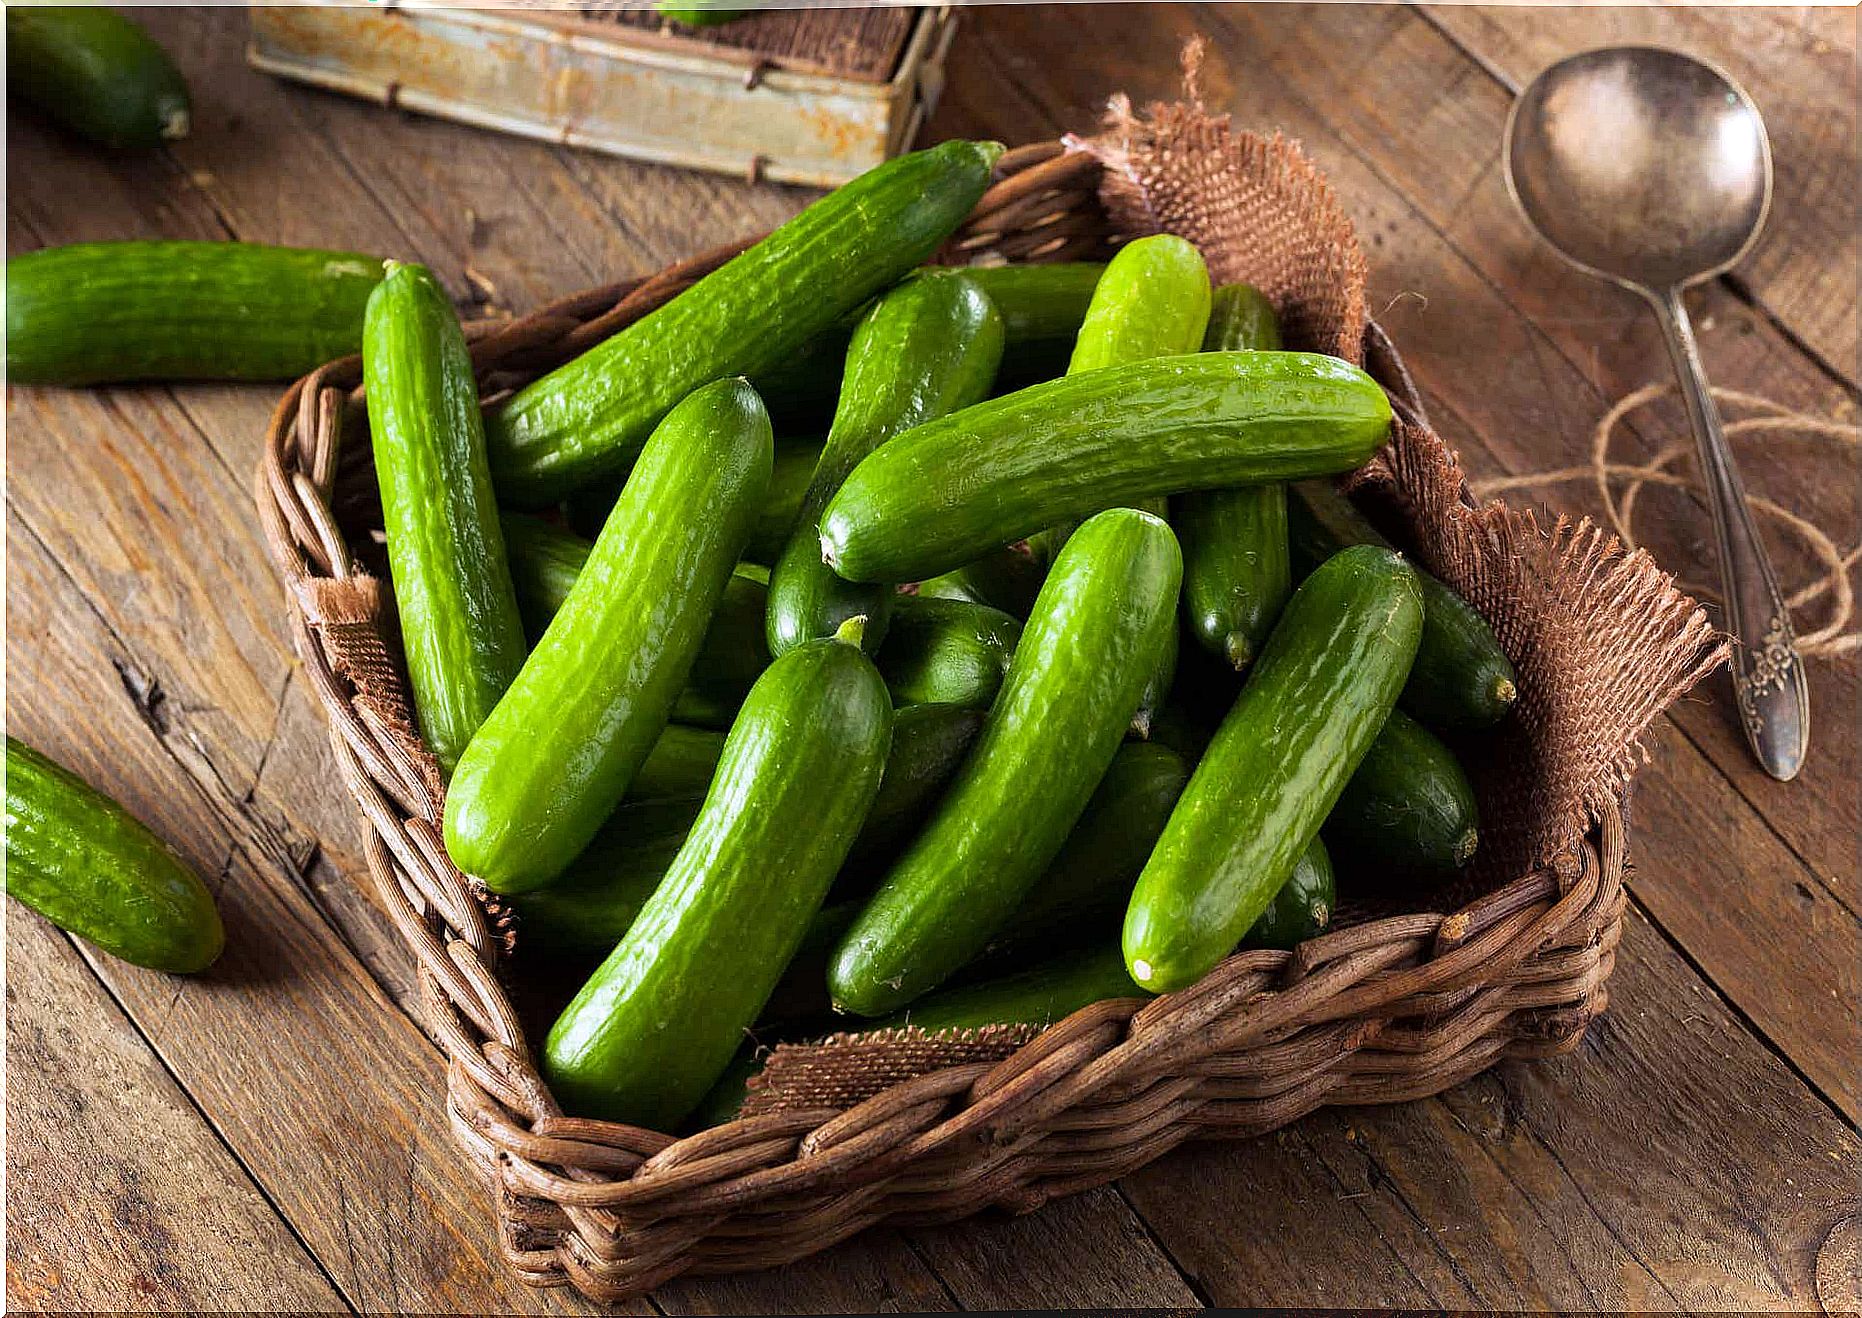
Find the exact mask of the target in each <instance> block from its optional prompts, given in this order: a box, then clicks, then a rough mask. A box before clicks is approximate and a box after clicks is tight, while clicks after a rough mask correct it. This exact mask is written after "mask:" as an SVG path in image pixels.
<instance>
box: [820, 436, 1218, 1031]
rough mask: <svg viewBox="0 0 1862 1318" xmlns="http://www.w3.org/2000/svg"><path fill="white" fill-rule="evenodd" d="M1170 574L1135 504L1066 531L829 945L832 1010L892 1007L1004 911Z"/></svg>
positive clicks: (1056, 820)
mask: <svg viewBox="0 0 1862 1318" xmlns="http://www.w3.org/2000/svg"><path fill="white" fill-rule="evenodd" d="M881 451H882V452H883V451H884V450H881ZM1181 575H1182V561H1181V557H1180V555H1179V554H1178V552H1177V543H1176V538H1175V537H1174V536H1172V535H1171V534H1170V528H1169V527H1168V526H1166V525H1165V524H1164V523H1163V522H1162V521H1160V520H1159V519H1157V518H1155V517H1152V516H1151V515H1150V514H1148V513H1141V512H1137V511H1135V510H1132V509H1129V508H1118V509H1113V510H1111V511H1108V512H1105V513H1101V514H1100V515H1099V516H1097V517H1094V518H1092V519H1091V520H1090V521H1088V522H1087V523H1085V524H1084V525H1083V526H1082V527H1081V528H1080V529H1079V530H1078V531H1077V532H1075V533H1074V536H1073V538H1072V539H1071V540H1070V541H1069V542H1068V544H1067V548H1066V549H1065V550H1064V551H1063V552H1062V554H1061V557H1060V559H1059V561H1058V562H1056V563H1055V565H1054V570H1053V571H1052V572H1050V573H1049V574H1048V579H1047V582H1046V584H1045V585H1043V586H1042V588H1041V594H1040V596H1039V597H1038V598H1037V599H1036V600H1035V606H1034V611H1033V613H1032V614H1031V615H1030V617H1029V620H1028V625H1027V627H1026V629H1025V630H1024V631H1023V633H1022V640H1021V644H1020V645H1019V646H1018V647H1017V648H1016V651H1015V660H1014V663H1013V664H1012V665H1011V666H1010V668H1009V674H1008V677H1007V678H1006V679H1005V680H1004V682H1003V684H1002V690H1001V693H1000V694H999V695H998V696H997V697H996V702H995V704H994V706H993V707H992V708H991V709H990V712H989V717H988V720H987V721H986V722H985V724H984V726H983V731H982V734H981V735H980V736H979V737H978V739H977V743H976V746H975V748H974V749H973V750H972V751H971V753H970V756H969V758H968V759H967V760H965V761H964V764H963V767H962V768H961V769H959V770H958V772H957V777H956V780H955V781H954V782H953V783H952V784H951V786H950V788H949V789H948V790H947V791H946V792H945V793H944V796H943V798H942V800H940V801H939V803H938V807H937V810H936V812H935V814H934V815H933V816H932V818H931V820H930V821H929V822H928V823H927V824H926V826H925V829H924V831H923V832H921V833H920V834H919V835H918V837H917V838H916V839H915V840H914V841H913V843H912V845H911V846H910V847H909V848H908V849H907V850H906V852H905V854H904V855H903V856H902V857H901V858H900V859H899V861H898V862H897V863H896V864H895V865H894V866H893V867H892V869H891V871H890V872H889V873H888V874H887V876H886V879H885V882H884V883H883V884H882V885H881V887H880V889H879V891H878V892H877V893H876V894H874V896H873V899H872V901H871V902H869V903H868V904H867V907H866V909H865V910H863V911H862V912H861V913H860V917H859V919H858V920H857V921H855V923H854V926H853V928H852V929H850V930H849V931H848V933H847V937H846V939H845V940H844V941H843V942H842V943H841V946H840V947H839V949H837V951H836V952H835V955H834V959H833V962H832V964H831V967H830V971H829V976H828V987H829V990H830V992H831V993H832V995H833V998H834V1002H835V1005H836V1007H838V1008H840V1009H843V1010H848V1011H852V1012H855V1013H857V1014H859V1015H862V1016H880V1015H884V1014H886V1013H887V1012H891V1011H896V1010H897V1009H898V1008H900V1007H902V1006H904V1005H905V1004H906V1003H908V1002H910V1001H911V1000H912V999H914V998H916V997H919V996H921V995H922V994H924V993H925V992H927V991H928V990H930V989H932V988H934V987H936V986H937V985H938V984H939V983H941V982H942V981H943V980H944V979H945V978H947V977H948V976H949V975H950V974H951V973H952V972H953V971H955V970H956V969H958V968H959V967H960V966H962V965H964V964H965V963H966V962H968V961H970V960H971V959H972V958H974V957H975V956H976V955H977V954H978V953H980V952H981V951H983V949H984V948H985V947H986V946H987V945H988V942H989V940H990V938H991V937H992V936H994V934H995V933H996V931H997V930H998V929H999V928H1000V927H1001V925H1002V923H1003V922H1004V921H1005V920H1007V919H1008V917H1009V916H1010V915H1012V914H1013V913H1014V910H1015V908H1016V906H1018V905H1019V904H1020V902H1021V899H1022V898H1023V896H1025V895H1026V893H1027V891H1028V888H1029V887H1030V886H1031V885H1032V884H1033V883H1034V881H1035V880H1036V879H1037V878H1039V877H1040V875H1041V872H1042V871H1043V870H1045V869H1046V868H1047V866H1048V865H1049V864H1050V863H1051V862H1052V861H1053V859H1054V857H1055V855H1056V854H1057V853H1058V852H1059V851H1060V849H1061V846H1062V844H1063V843H1064V842H1065V841H1066V837H1067V834H1068V833H1069V832H1070V831H1071V830H1072V828H1073V826H1074V824H1075V823H1076V822H1078V820H1079V817H1080V814H1081V812H1082V811H1083V810H1084V809H1085V808H1086V803H1087V800H1088V798H1089V797H1090V796H1091V795H1092V792H1093V789H1094V788H1095V787H1096V786H1097V785H1098V783H1099V780H1100V779H1101V778H1102V777H1103V776H1104V774H1105V770H1106V767H1107V766H1108V765H1109V764H1110V763H1111V762H1112V757H1113V755H1114V754H1115V753H1116V752H1117V750H1118V746H1119V742H1120V740H1121V739H1122V737H1123V736H1124V732H1125V729H1126V726H1127V725H1128V724H1129V723H1130V720H1131V715H1132V711H1133V710H1135V709H1136V708H1137V705H1138V697H1139V694H1140V692H1141V691H1142V690H1143V687H1144V683H1145V679H1146V677H1147V676H1148V675H1149V673H1150V671H1151V670H1152V668H1153V667H1154V666H1155V664H1156V662H1157V657H1158V654H1159V652H1160V651H1161V650H1162V648H1163V646H1164V642H1165V637H1166V636H1167V634H1168V633H1169V632H1170V630H1171V629H1172V628H1174V626H1175V625H1176V598H1177V584H1178V581H1179V579H1180V577H1181Z"/></svg>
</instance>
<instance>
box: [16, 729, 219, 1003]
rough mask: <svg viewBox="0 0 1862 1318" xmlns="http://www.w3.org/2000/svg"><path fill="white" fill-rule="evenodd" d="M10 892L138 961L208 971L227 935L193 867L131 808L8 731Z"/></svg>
mask: <svg viewBox="0 0 1862 1318" xmlns="http://www.w3.org/2000/svg"><path fill="white" fill-rule="evenodd" d="M6 891H7V896H9V897H16V898H18V899H19V900H20V901H22V902H24V903H25V904H26V905H28V906H30V907H31V908H32V909H33V910H35V911H37V912H38V913H39V914H40V915H43V916H44V917H45V918H46V919H48V920H50V921H51V922H52V923H53V924H55V925H57V926H58V927H59V928H60V929H64V930H67V931H69V932H71V933H74V934H76V935H77V936H78V937H80V938H83V939H87V940H89V941H90V942H92V943H95V944H96V945H97V946H98V947H101V948H102V949H103V950H104V951H106V952H108V953H109V954H110V955H111V956H116V957H121V958H122V959H123V960H125V961H127V962H129V963H130V964H131V965H137V966H146V967H147V968H149V969H150V970H166V971H170V972H173V973H177V974H186V973H189V972H191V971H196V970H204V969H206V968H207V967H208V966H210V965H212V964H213V961H214V958H216V957H218V956H219V955H220V949H221V948H222V947H223V946H224V945H225V943H226V934H225V931H224V930H223V929H222V927H221V925H220V913H219V911H218V910H216V909H215V907H214V904H213V897H212V895H211V894H210V893H208V891H207V886H206V885H205V884H204V883H202V882H201V881H200V879H199V877H198V876H197V875H196V874H195V873H194V871H193V870H191V869H189V868H188V867H187V866H186V865H185V864H183V863H182V862H181V860H180V858H179V857H177V856H176V855H175V853H174V852H173V851H171V850H169V848H168V844H167V843H165V842H163V841H162V840H161V839H160V838H158V837H156V836H155V834H153V833H151V832H150V831H149V830H148V829H147V828H145V827H144V826H143V825H142V824H141V823H140V822H139V821H137V820H136V818H135V817H134V816H132V815H131V814H130V813H129V812H128V811H127V810H125V809H123V807H122V806H120V805H118V804H117V803H116V802H115V801H112V800H111V799H110V798H109V797H107V796H105V795H104V794H103V793H102V792H99V791H98V790H97V789H96V788H94V787H92V786H91V785H90V784H88V783H86V782H85V781H84V780H83V779H82V778H79V777H78V776H77V775H76V774H74V773H72V772H71V771H70V770H68V769H65V768H62V767H60V766H59V765H57V764H54V763H53V762H52V761H51V760H49V759H47V758H46V757H45V756H43V755H41V754H39V752H38V751H35V750H33V749H32V747H30V746H28V745H26V744H25V743H24V742H21V741H16V740H14V739H13V738H12V737H8V738H7V739H6Z"/></svg>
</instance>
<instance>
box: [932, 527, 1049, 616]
mask: <svg viewBox="0 0 1862 1318" xmlns="http://www.w3.org/2000/svg"><path fill="white" fill-rule="evenodd" d="M1047 568H1048V563H1047V560H1046V559H1040V558H1036V557H1035V556H1034V553H1033V552H1032V549H1031V547H1030V546H1029V545H1028V544H1026V543H1024V542H1018V543H1016V544H1012V545H1004V546H1003V547H1002V548H1000V549H996V550H993V551H991V552H990V553H987V554H984V555H983V556H982V557H981V558H977V559H973V560H971V561H970V562H968V563H965V564H964V565H963V566H962V567H959V568H953V569H951V570H950V571H949V572H946V573H944V574H942V575H941V576H936V577H932V578H930V579H929V580H927V581H921V582H919V583H918V593H919V594H920V595H923V596H926V597H927V598H932V599H953V600H968V601H970V602H971V603H972V604H987V605H988V606H989V607H990V608H992V609H1000V610H1002V612H1004V613H1006V614H1008V615H1009V616H1010V617H1012V618H1021V619H1024V620H1025V619H1026V618H1027V617H1028V610H1030V609H1032V608H1033V607H1034V597H1035V596H1036V595H1038V594H1040V593H1041V583H1042V582H1043V581H1045V580H1046V579H1047Z"/></svg>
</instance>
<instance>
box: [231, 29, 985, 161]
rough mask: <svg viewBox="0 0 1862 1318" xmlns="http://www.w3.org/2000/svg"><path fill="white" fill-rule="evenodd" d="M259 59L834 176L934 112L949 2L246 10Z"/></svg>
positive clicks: (500, 115)
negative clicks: (667, 10)
mask: <svg viewBox="0 0 1862 1318" xmlns="http://www.w3.org/2000/svg"><path fill="white" fill-rule="evenodd" d="M251 15H252V41H251V46H250V48H249V58H250V60H251V62H252V63H253V64H254V65H255V66H257V67H258V68H261V69H264V70H266V71H268V72H271V73H276V74H279V75H281V76H283V77H287V78H294V79H297V80H299V81H302V82H307V83H312V84H315V85H317V86H320V87H326V88H329V89H331V90H334V91H339V92H345V93H348V94H350V95H354V96H361V97H365V98H367V99H369V100H374V101H379V102H381V103H382V104H384V105H393V106H399V107H401V108H403V109H407V110H412V111H416V112H419V113H422V114H432V115H438V116H441V117H443V118H447V119H457V120H460V121H462V122H465V123H471V124H478V125H481V126H484V127H487V128H496V129H501V130H503V131H505V132H511V133H519V134H522V135H524V136H526V137H537V138H543V139H545V140H548V141H553V142H563V143H567V144H569V145H573V146H581V147H590V148H593V149H595V150H598V151H606V152H610V153H612V154H614V155H619V156H627V157H630V158H633V159H636V160H650V161H656V162H660V163H665V164H674V165H684V166H688V167H691V168H696V169H710V170H716V171H719V172H722V173H732V174H744V175H749V176H751V177H753V178H768V179H773V180H777V181H780V182H788V183H806V184H811V185H814V186H818V187H831V186H834V185H835V184H839V183H843V182H845V181H846V180H848V179H850V178H852V177H854V176H855V175H856V174H859V173H861V172H862V171H864V170H866V169H869V168H871V167H872V166H874V165H876V164H878V163H879V162H880V161H882V160H884V159H886V158H887V157H888V156H891V155H893V154H895V153H896V152H898V151H900V150H902V149H903V148H904V147H905V145H906V144H907V143H909V142H910V141H911V140H912V138H913V137H914V136H915V135H916V133H917V131H918V128H919V126H920V125H921V124H922V123H923V122H924V120H925V117H926V116H927V115H929V114H930V113H931V110H932V108H933V106H934V105H935V104H936V101H937V96H938V93H939V91H940V90H941V88H942V84H943V62H944V56H945V53H946V51H947V50H948V49H949V47H950V39H951V36H952V34H953V32H954V30H955V27H956V17H955V15H954V14H953V13H952V11H951V9H950V8H949V7H948V6H943V7H934V8H924V9H903V8H865V9H799V10H771V11H766V12H763V13H759V14H755V15H752V16H750V17H747V18H745V19H743V20H741V21H739V22H736V23H731V24H728V25H725V26H722V27H715V28H708V29H704V30H698V29H690V28H679V27H676V26H674V25H672V24H669V23H665V22H663V21H662V20H660V19H658V17H657V16H655V15H653V14H651V13H648V12H642V11H639V10H613V9H606V10H601V9H592V8H591V9H580V10H571V9H533V10H516V9H506V10H469V9H459V8H452V7H449V6H446V5H441V4H397V5H384V6H380V7H375V6H367V7H363V6H350V5H340V6H338V5H332V6H311V5H288V6H283V7H254V8H253V9H252V10H251Z"/></svg>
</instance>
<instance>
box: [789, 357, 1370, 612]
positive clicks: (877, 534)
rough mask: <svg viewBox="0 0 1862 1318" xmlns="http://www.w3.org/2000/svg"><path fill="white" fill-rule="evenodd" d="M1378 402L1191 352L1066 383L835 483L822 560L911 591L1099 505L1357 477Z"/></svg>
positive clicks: (931, 434)
mask: <svg viewBox="0 0 1862 1318" xmlns="http://www.w3.org/2000/svg"><path fill="white" fill-rule="evenodd" d="M1390 416H1391V414H1390V401H1389V399H1387V398H1386V397H1385V396H1384V391H1383V390H1382V389H1381V388H1379V387H1378V385H1377V382H1376V381H1375V380H1373V379H1371V377H1370V376H1368V375H1366V374H1365V373H1364V372H1363V371H1361V370H1359V369H1358V368H1357V367H1355V366H1351V365H1349V364H1347V363H1345V362H1342V361H1340V360H1338V359H1337V358H1336V357H1326V356H1323V355H1321V354H1318V353H1298V352H1205V353H1197V354H1194V355H1191V356H1187V357H1160V358H1155V359H1153V360H1150V361H1143V362H1134V363H1132V364H1130V365H1127V366H1113V367H1108V368H1106V369H1104V370H1098V371H1089V372H1087V373H1086V374H1084V375H1070V376H1068V377H1067V378H1066V379H1064V380H1054V381H1052V382H1050V383H1048V384H1039V385H1034V386H1032V387H1030V388H1027V389H1024V390H1022V391H1021V392H1019V393H1015V394H1010V395H1008V396H1006V397H1003V398H996V399H992V400H990V401H989V402H986V403H978V404H977V405H976V406H974V407H967V408H965V409H964V410H963V411H961V412H954V413H952V414H951V415H950V416H947V417H944V418H942V419H940V420H937V421H930V422H927V423H926V424H924V425H922V426H917V427H914V428H913V429H911V430H908V431H906V432H905V433H904V434H903V435H900V436H898V437H897V438H896V439H893V440H892V441H891V442H889V443H887V444H886V445H884V446H883V447H881V448H880V449H878V450H876V451H875V452H874V453H872V454H871V455H870V456H869V457H867V458H866V460H865V461H863V462H862V463H861V464H860V465H859V466H858V467H855V468H854V470H853V473H852V474H851V475H849V476H848V477H847V480H846V482H845V483H844V484H842V486H841V488H840V493H838V494H836V495H835V496H834V498H833V500H832V501H831V502H830V503H829V504H828V507H827V511H826V513H825V514H823V516H822V521H821V543H822V551H823V554H824V556H825V557H826V558H827V559H828V561H829V562H830V563H832V564H833V565H834V569H835V571H837V572H839V573H840V574H841V575H842V576H844V577H846V578H848V579H849V580H853V581H914V580H923V579H924V578H926V577H932V576H936V575H938V574H939V573H943V572H948V571H950V570H951V569H952V568H954V567H958V566H960V565H962V564H964V563H967V562H969V561H970V560H971V559H974V558H976V557H978V556H979V555H981V554H984V553H986V552H988V551H990V550H992V549H995V548H996V547H998V546H1001V545H1006V544H1010V543H1012V542H1014V541H1016V540H1018V539H1021V538H1023V537H1025V536H1028V535H1032V534H1033V533H1034V532H1036V531H1039V530H1040V529H1041V528H1043V527H1047V526H1054V525H1057V524H1059V523H1061V522H1064V521H1067V520H1068V519H1070V518H1073V517H1079V516H1084V515H1087V514H1090V513H1092V512H1094V511H1096V510H1098V509H1101V508H1107V507H1117V506H1120V505H1125V504H1129V503H1130V502H1132V501H1133V500H1135V499H1145V498H1151V497H1154V496H1156V495H1161V494H1173V493H1180V492H1182V491H1185V490H1196V489H1219V488H1221V487H1224V486H1229V485H1248V484H1257V483H1259V482H1261V481H1270V480H1288V479H1295V478H1298V477H1301V476H1304V475H1319V474H1325V473H1335V472H1340V471H1349V470H1352V469H1354V468H1356V467H1359V466H1362V465H1363V464H1364V463H1365V462H1366V461H1368V460H1369V459H1370V457H1371V455H1372V454H1374V453H1375V452H1376V451H1377V449H1378V447H1379V446H1380V445H1381V444H1382V443H1383V442H1384V439H1385V437H1386V436H1387V435H1388V434H1389V430H1390Z"/></svg>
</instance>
